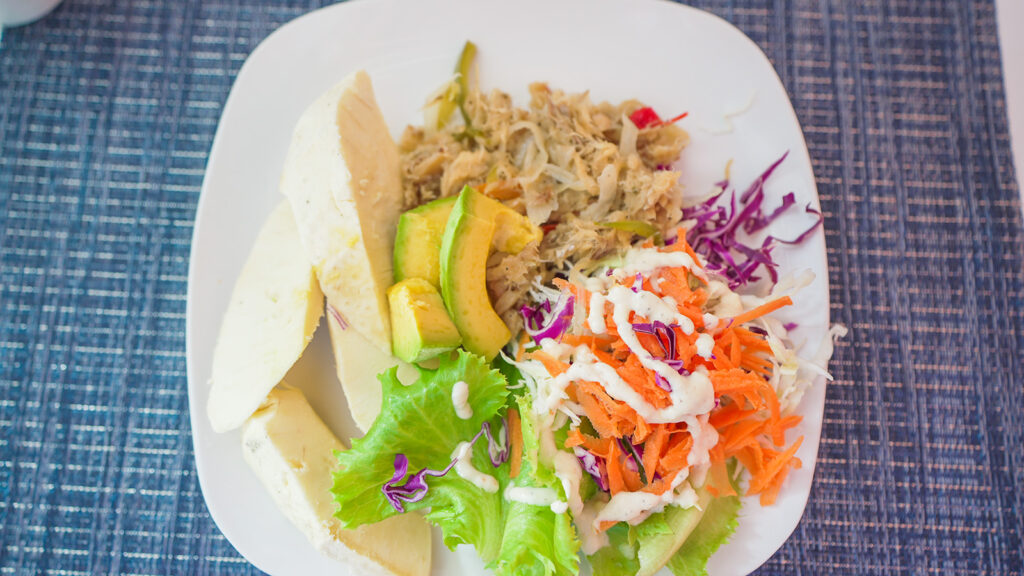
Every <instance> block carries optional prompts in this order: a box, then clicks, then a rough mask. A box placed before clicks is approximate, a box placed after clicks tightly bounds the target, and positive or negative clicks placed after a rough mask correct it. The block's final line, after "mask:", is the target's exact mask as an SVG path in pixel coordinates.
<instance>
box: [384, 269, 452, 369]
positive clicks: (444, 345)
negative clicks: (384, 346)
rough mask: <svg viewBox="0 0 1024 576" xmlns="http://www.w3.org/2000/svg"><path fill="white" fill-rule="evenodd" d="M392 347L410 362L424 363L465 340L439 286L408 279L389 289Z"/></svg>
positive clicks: (417, 279)
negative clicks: (451, 315) (445, 304)
mask: <svg viewBox="0 0 1024 576" xmlns="http://www.w3.org/2000/svg"><path fill="white" fill-rule="evenodd" d="M388 303H389V304H390V307H391V326H392V335H391V338H392V342H391V345H392V348H393V352H394V354H395V356H397V357H399V358H401V359H402V360H405V361H406V362H423V361H424V360H427V359H430V358H433V357H435V356H437V355H439V354H441V353H443V352H447V351H449V350H453V349H455V348H456V347H458V345H459V343H461V342H462V337H461V336H460V335H459V331H458V329H457V328H456V327H455V324H453V323H452V319H451V318H449V317H448V311H447V310H445V308H444V301H443V300H441V295H440V294H438V292H437V288H435V287H434V285H433V284H431V283H430V282H427V281H426V280H424V279H423V278H406V279H405V280H402V281H401V282H399V283H398V284H395V285H394V286H392V287H391V288H388Z"/></svg>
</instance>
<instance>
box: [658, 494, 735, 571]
mask: <svg viewBox="0 0 1024 576" xmlns="http://www.w3.org/2000/svg"><path fill="white" fill-rule="evenodd" d="M739 511H740V499H739V497H737V496H729V497H720V498H715V499H713V500H712V501H711V503H710V504H709V505H708V508H707V510H706V511H705V512H704V516H703V517H702V518H701V520H700V523H699V524H697V527H696V528H695V529H694V530H693V533H692V534H690V537H689V538H687V539H686V542H683V545H682V547H681V548H679V550H678V551H677V552H676V553H675V555H674V556H673V557H672V559H671V560H669V562H668V568H669V570H671V571H672V573H673V574H675V576H698V575H699V576H706V575H707V573H708V569H707V566H708V560H710V559H711V555H712V554H714V553H715V551H716V550H718V548H719V547H721V546H722V544H725V543H726V542H727V541H728V540H729V537H730V536H732V534H733V532H735V531H736V526H737V524H738V523H739Z"/></svg>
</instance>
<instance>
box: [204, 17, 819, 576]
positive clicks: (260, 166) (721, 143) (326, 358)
mask: <svg viewBox="0 0 1024 576" xmlns="http://www.w3.org/2000/svg"><path fill="white" fill-rule="evenodd" d="M466 40H472V41H473V42H475V43H476V44H477V46H478V47H479V53H478V59H477V62H478V69H479V73H480V83H481V86H482V87H483V88H484V89H485V90H486V89H491V88H500V89H502V90H505V91H507V92H509V93H511V94H512V96H513V98H514V99H515V101H516V103H517V104H518V105H520V106H525V105H526V103H527V101H528V99H527V86H528V84H529V83H530V82H534V81H545V82H548V83H549V84H551V85H552V87H555V88H561V89H565V90H568V91H581V90H590V93H591V97H592V98H593V99H594V100H595V101H600V100H608V101H620V100H623V99H628V98H635V99H639V100H642V101H643V102H645V103H646V104H647V105H649V106H652V107H653V108H654V109H655V110H657V111H659V112H661V113H662V114H663V115H664V116H666V117H668V116H674V115H675V114H677V113H679V112H682V111H689V112H690V115H689V117H688V118H686V119H685V120H683V122H682V123H681V126H682V127H684V128H686V129H687V130H689V131H690V133H691V136H692V142H691V144H690V146H689V147H687V148H686V149H685V150H684V152H683V159H682V160H681V161H680V163H679V164H678V165H677V167H678V168H679V169H680V170H681V171H682V172H683V174H684V176H683V183H684V185H685V187H686V190H687V193H688V194H690V195H702V194H705V193H707V192H708V191H710V190H711V186H712V184H713V183H714V182H716V181H718V180H720V179H721V178H722V175H723V171H724V168H725V165H726V163H727V162H728V161H729V160H730V159H733V160H734V163H733V166H732V179H733V182H735V183H737V184H738V185H739V186H744V185H745V184H746V183H749V182H750V181H751V180H753V179H754V178H756V177H757V176H758V175H759V174H760V173H761V171H762V170H763V169H764V168H766V167H767V166H768V165H769V164H771V162H772V161H774V160H776V159H777V158H778V157H779V156H781V155H782V154H783V153H784V152H786V151H787V150H788V151H789V152H790V154H789V157H788V158H787V160H786V161H785V162H784V163H783V164H782V165H781V166H780V167H779V169H778V170H777V171H776V173H775V175H774V176H773V177H772V178H771V179H770V180H769V183H768V185H767V187H766V194H767V201H766V205H767V206H769V207H771V206H774V205H776V204H777V203H778V202H779V201H780V199H781V197H782V196H783V194H785V193H787V192H790V191H793V192H795V193H796V199H797V205H798V206H803V205H805V204H808V203H809V204H810V205H811V206H813V207H815V208H817V207H818V197H817V191H816V188H815V183H814V176H813V173H812V170H811V163H810V158H809V156H808V153H807V147H806V144H805V143H804V139H803V135H802V133H801V130H800V126H799V123H798V121H797V119H796V115H795V114H794V112H793V108H792V106H791V104H790V102H789V99H788V98H787V96H786V92H785V89H784V88H783V86H782V84H781V82H780V81H779V78H778V76H777V75H776V73H775V71H774V69H773V68H772V66H771V64H770V63H769V61H768V59H767V58H766V57H765V55H764V54H763V53H762V52H761V50H760V49H759V48H758V47H757V46H756V45H755V44H754V43H753V42H752V41H751V40H750V39H748V38H747V37H746V36H745V35H743V33H741V32H740V31H739V30H737V29H736V28H734V27H733V26H732V25H730V24H729V23H727V22H725V21H724V20H721V19H720V18H718V17H716V16H714V15H711V14H708V13H706V12H703V11H700V10H696V9H693V8H689V7H686V6H682V5H678V4H672V3H670V2H663V1H659V0H640V1H629V2H627V1H625V0H560V1H557V2H549V1H546V0H526V1H521V2H517V3H515V4H507V3H503V2H497V1H495V0H484V1H481V0H430V1H415V0H357V1H355V2H348V3H345V4H338V5H334V6H331V7H328V8H324V9H321V10H317V11H315V12H312V13H310V14H307V15H305V16H302V17H301V18H298V19H296V20H294V21H292V22H291V23H288V24H286V25H285V26H283V27H281V28H280V29H279V30H277V31H276V32H274V33H273V34H272V35H270V36H269V37H268V38H267V39H266V40H264V41H263V42H262V43H261V44H260V45H259V46H258V47H257V48H256V49H255V50H254V51H253V53H252V55H251V56H250V57H249V59H248V60H247V61H246V62H245V64H244V65H243V67H242V69H241V71H240V72H239V74H238V78H237V79H236V81H235V84H234V86H233V88H232V89H231V93H230V96H229V97H228V100H227V104H226V105H225V107H224V112H223V114H222V116H221V120H220V125H219V126H218V129H217V134H216V137H215V139H214V142H213V147H212V149H211V151H210V157H209V163H208V165H207V170H206V177H205V180H204V182H203V189H202V195H201V197H200V199H199V207H198V211H197V214H196V223H195V232H194V236H193V242H192V255H191V262H190V266H189V283H188V309H187V358H188V383H189V405H190V409H191V420H192V434H193V441H194V444H195V457H196V468H197V471H198V474H199V481H200V485H201V487H202V491H203V496H204V497H205V499H206V503H207V506H208V507H209V510H210V514H211V516H212V517H213V520H214V522H216V524H217V526H218V527H219V528H220V529H221V531H222V532H223V533H224V535H225V536H226V537H227V538H228V540H229V541H230V542H231V544H232V545H233V546H234V547H235V548H237V549H238V551H239V552H240V553H241V554H242V555H243V556H245V557H246V558H247V559H248V560H249V561H250V562H252V563H253V564H255V565H256V566H257V567H258V568H260V569H261V570H264V571H266V572H269V573H270V574H274V575H286V574H303V575H310V576H312V575H317V574H332V575H336V574H354V572H352V571H351V570H348V569H347V567H346V566H344V565H342V564H339V563H337V562H335V561H333V560H330V559H327V558H325V557H322V556H320V555H319V554H318V553H317V552H316V551H315V550H314V549H313V548H312V547H311V546H310V545H309V544H308V543H307V542H306V540H305V538H304V537H303V536H302V534H301V533H300V532H299V531H298V530H297V529H296V528H294V527H293V526H292V525H291V524H290V523H289V522H288V520H287V519H286V518H285V517H284V515H282V514H281V513H280V512H279V511H278V510H277V509H276V508H275V506H274V503H273V502H272V500H271V498H270V496H269V495H268V494H266V493H265V491H264V489H263V487H262V485H261V484H260V483H259V481H258V480H257V478H256V476H255V475H254V474H253V473H252V472H251V471H250V470H249V468H248V467H247V466H246V464H245V462H244V461H243V459H242V451H241V446H240V439H239V434H238V432H237V431H235V432H231V433H227V434H217V433H215V432H213V430H212V429H211V428H210V424H209V421H208V420H207V417H206V398H207V395H208V389H209V384H208V381H209V377H210V372H211V365H212V356H213V348H214V343H215V341H216V337H217V331H218V329H219V326H220V321H221V317H222V316H223V313H224V311H225V310H226V308H227V303H228V300H229V297H230V294H231V289H232V286H233V283H234V281H235V278H236V277H237V276H238V273H239V272H240V270H241V268H242V265H243V263H244V262H245V259H246V256H247V255H248V252H249V249H250V247H251V246H252V242H253V241H254V239H255V238H256V234H257V232H258V230H259V228H260V225H261V224H262V223H263V221H264V219H265V218H266V216H267V215H268V214H269V213H270V211H271V209H272V208H273V207H274V206H275V205H276V204H277V203H278V201H279V200H280V199H281V196H280V194H279V192H278V189H277V184H278V180H279V176H280V170H281V166H282V164H283V161H284V157H285V152H286V150H287V147H288V144H289V142H290V139H291V134H292V129H293V127H294V125H295V122H296V121H297V119H298V118H299V115H300V114H301V112H302V111H303V110H304V109H305V107H306V106H307V105H308V104H309V103H311V102H312V101H313V100H314V99H315V98H316V97H317V96H319V95H320V94H321V93H323V92H324V91H326V90H327V89H328V88H329V87H331V86H332V85H333V84H335V83H336V82H337V81H339V80H340V79H341V78H343V77H344V76H345V75H347V74H349V73H350V72H353V71H355V70H357V69H360V68H363V69H365V70H367V72H369V74H370V76H371V78H372V80H373V83H374V89H375V91H376V94H377V98H378V101H379V103H380V106H381V108H382V109H383V111H384V114H385V117H386V118H387V120H388V123H389V126H390V127H391V130H392V133H393V134H394V135H395V136H396V137H397V136H398V135H399V134H400V133H401V131H402V130H403V128H404V127H405V126H406V125H407V124H419V123H421V121H422V120H421V113H420V109H421V107H422V105H423V102H424V101H425V99H426V97H427V96H428V95H429V94H431V93H432V92H433V91H434V90H435V89H437V87H438V86H439V85H440V84H441V83H442V82H444V81H445V80H446V79H447V78H448V77H450V75H451V73H452V69H453V66H454V63H455V60H456V58H457V57H458V54H459V51H460V49H461V48H462V45H463V43H464V42H465V41H466ZM741 109H742V110H744V111H743V112H742V114H738V115H736V116H734V117H732V119H731V121H729V120H726V118H725V117H726V116H727V115H729V114H730V113H733V112H736V111H738V110H741ZM730 127H731V131H730V130H728V129H729V128H730ZM801 223H802V222H801ZM794 230H795V228H794V224H793V220H787V221H785V222H783V221H778V222H776V223H775V224H773V227H772V228H771V229H770V230H769V231H770V232H772V233H774V234H776V235H778V236H780V237H783V238H788V237H792V236H793V235H794V234H793V232H794ZM774 255H775V257H776V259H777V260H778V262H779V263H780V271H781V272H782V273H786V272H791V271H799V270H804V269H810V270H812V271H813V272H814V273H815V275H816V277H817V278H816V280H815V281H814V282H813V284H811V286H809V287H808V288H806V289H805V290H803V291H802V292H801V293H800V297H799V299H798V301H797V305H796V306H795V307H793V308H792V309H791V310H790V311H789V312H788V314H787V315H786V316H787V319H795V320H798V321H799V323H800V327H799V328H798V330H797V331H796V333H795V337H796V340H797V341H798V342H799V341H806V342H809V343H812V344H809V345H808V349H806V350H805V351H804V355H805V356H809V355H811V354H813V353H814V352H815V348H816V347H817V344H816V343H818V342H820V341H822V339H823V338H824V336H825V334H826V332H827V329H828V322H829V316H828V314H829V310H828V302H829V299H828V271H827V264H826V258H825V239H824V233H823V232H822V231H821V230H818V231H817V232H815V233H814V234H813V235H812V236H811V237H810V238H809V239H808V240H807V241H806V242H805V243H803V244H802V245H800V246H796V247H789V246H783V247H780V248H779V249H777V250H776V251H775V253H774ZM318 339H319V340H322V339H323V338H322V335H321V336H318ZM322 347H323V346H322V343H321V342H317V343H314V346H313V349H312V351H311V352H310V353H309V354H307V355H306V356H305V357H304V358H303V360H302V361H301V364H300V365H299V366H298V367H297V368H296V369H297V370H317V371H319V372H321V373H322V375H323V376H322V378H321V379H320V386H319V387H318V388H316V389H312V390H309V389H307V390H306V392H307V394H308V395H309V396H310V399H311V401H312V402H313V404H314V407H315V408H316V410H317V412H318V413H319V414H320V415H321V416H322V417H323V418H324V419H325V421H326V422H327V423H328V424H329V425H330V426H331V427H332V428H333V429H334V430H335V432H336V433H338V434H339V436H341V437H343V438H346V439H347V438H348V437H349V436H350V434H351V433H352V432H354V431H355V428H354V426H353V425H352V423H351V420H350V419H349V416H348V412H347V408H346V406H345V404H344V398H343V395H342V393H341V389H340V386H339V385H338V384H337V381H336V378H335V376H334V369H333V366H332V364H331V359H330V354H329V352H328V353H326V354H325V353H323V350H321V348H322ZM824 388H825V386H824V382H823V381H819V382H817V383H816V384H815V386H814V387H813V388H812V389H811V390H810V391H809V392H808V393H807V394H806V395H805V397H804V400H803V402H802V404H801V405H800V407H799V409H798V412H799V413H800V414H802V415H803V416H804V420H803V423H802V424H801V425H800V426H799V427H798V429H797V433H799V434H802V435H804V437H805V440H804V442H803V445H802V446H801V448H800V450H799V452H798V453H797V454H798V456H799V457H800V459H801V460H802V461H803V463H804V466H803V468H801V469H799V470H795V471H794V472H793V473H792V474H791V476H790V478H789V480H787V483H786V485H785V487H784V489H783V491H782V493H781V494H780V496H779V499H778V501H777V502H776V504H775V505H774V506H772V507H768V508H761V507H760V506H759V505H758V504H757V502H756V499H747V500H746V501H745V502H744V507H743V509H742V512H741V519H740V525H739V529H738V530H737V532H736V534H735V535H734V536H733V538H732V539H731V541H730V542H729V544H727V545H726V546H724V547H723V548H722V549H721V550H719V552H718V553H717V554H716V555H715V556H714V557H713V558H712V560H711V563H710V566H709V569H710V572H711V574H712V575H716V576H732V575H742V574H747V573H749V572H751V571H753V570H754V569H756V568H757V567H758V566H760V565H761V564H762V563H764V562H765V561H766V560H767V559H768V558H769V557H771V555H772V554H773V553H775V551H776V550H778V548H779V547H780V546H781V545H782V544H783V543H784V542H785V540H786V539H787V538H788V537H789V535H790V534H791V533H792V531H793V530H794V529H795V528H796V526H797V523H798V522H799V521H800V517H801V515H802V514H803V510H804V506H805V504H806V502H807V498H808V494H809V493H810V489H811V479H812V476H813V472H814V464H815V459H816V455H817V451H818V444H819V440H820V434H821V423H822V412H823V409H824V399H825V390H824ZM434 552H435V553H434V561H433V573H434V574H444V575H448V574H452V575H454V574H475V573H484V570H483V568H482V565H481V563H480V561H479V559H478V558H477V557H476V555H475V554H474V552H473V550H472V549H471V548H465V547H464V548H460V549H459V550H457V551H456V552H455V553H451V552H448V551H447V550H446V549H445V548H444V547H443V546H442V545H441V544H440V543H439V539H438V538H436V537H435V545H434ZM666 573H667V572H666Z"/></svg>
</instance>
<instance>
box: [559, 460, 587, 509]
mask: <svg viewBox="0 0 1024 576" xmlns="http://www.w3.org/2000/svg"><path fill="white" fill-rule="evenodd" d="M555 477H556V478H558V480H559V481H560V482H561V483H562V489H563V490H565V497H566V500H567V502H566V505H567V507H568V509H569V510H572V513H573V515H575V514H579V513H580V511H581V510H583V500H582V499H581V498H580V482H582V481H583V468H582V467H581V466H580V461H579V460H577V459H576V456H575V455H573V454H570V453H568V452H565V451H563V450H559V451H558V452H557V453H556V454H555Z"/></svg>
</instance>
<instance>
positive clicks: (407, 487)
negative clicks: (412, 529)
mask: <svg viewBox="0 0 1024 576" xmlns="http://www.w3.org/2000/svg"><path fill="white" fill-rule="evenodd" d="M452 466H455V460H452V461H451V463H449V464H448V466H447V467H446V468H445V469H444V470H431V469H430V468H424V469H422V470H420V471H419V472H417V473H415V474H413V475H412V476H410V477H409V479H408V480H406V481H405V482H402V483H399V482H400V481H401V480H402V479H404V478H405V476H406V474H408V473H409V459H408V458H407V457H406V456H405V454H395V475H394V476H392V477H391V480H389V481H387V482H385V483H384V486H383V487H381V490H382V491H383V492H384V497H385V498H387V499H388V502H389V503H391V505H392V506H393V507H394V508H395V510H397V511H399V512H405V506H404V505H403V504H402V503H403V502H419V501H420V500H423V499H424V498H426V497H427V481H426V478H425V477H426V476H436V477H441V476H444V475H445V474H447V473H448V471H449V470H451V469H452Z"/></svg>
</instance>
